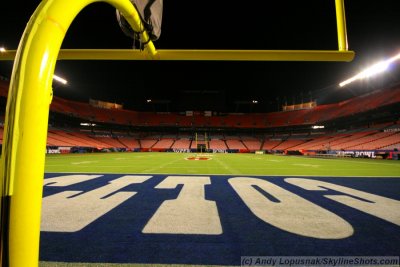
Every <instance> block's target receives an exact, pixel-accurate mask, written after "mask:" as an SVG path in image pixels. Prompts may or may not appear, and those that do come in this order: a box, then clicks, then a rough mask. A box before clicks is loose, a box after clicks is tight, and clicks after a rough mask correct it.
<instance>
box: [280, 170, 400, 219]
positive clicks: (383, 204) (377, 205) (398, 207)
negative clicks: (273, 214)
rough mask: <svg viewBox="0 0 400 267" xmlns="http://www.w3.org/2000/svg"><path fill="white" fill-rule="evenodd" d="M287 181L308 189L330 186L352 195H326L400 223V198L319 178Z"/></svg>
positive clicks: (322, 188) (324, 188)
mask: <svg viewBox="0 0 400 267" xmlns="http://www.w3.org/2000/svg"><path fill="white" fill-rule="evenodd" d="M285 181H286V182H288V183H290V184H293V185H296V186H298V187H301V188H304V189H306V190H318V191H326V188H328V189H332V190H335V191H338V192H341V193H344V194H346V195H350V196H345V195H326V196H325V197H326V198H329V199H332V200H334V201H337V202H339V203H342V204H344V205H347V206H349V207H352V208H355V209H357V210H360V211H362V212H365V213H368V214H371V215H373V216H376V217H379V218H381V219H384V220H386V221H389V222H391V223H394V224H397V225H400V201H398V200H394V199H390V198H386V197H381V196H378V195H374V194H370V193H366V192H363V191H359V190H356V189H352V188H349V187H345V186H341V185H336V184H331V183H328V182H323V181H318V180H311V179H302V178H286V179H285ZM352 196H354V197H358V198H361V199H364V200H365V201H364V200H361V199H356V198H354V197H352Z"/></svg>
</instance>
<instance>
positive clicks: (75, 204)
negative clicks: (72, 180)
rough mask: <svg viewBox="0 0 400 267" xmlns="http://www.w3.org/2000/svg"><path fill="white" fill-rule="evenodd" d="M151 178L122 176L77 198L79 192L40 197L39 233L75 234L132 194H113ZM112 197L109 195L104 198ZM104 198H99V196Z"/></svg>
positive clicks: (65, 192) (132, 194)
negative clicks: (41, 198) (41, 201)
mask: <svg viewBox="0 0 400 267" xmlns="http://www.w3.org/2000/svg"><path fill="white" fill-rule="evenodd" d="M151 177H152V176H129V175H127V176H123V177H121V178H118V179H115V180H113V181H110V183H109V184H107V185H105V186H102V187H100V188H97V189H95V190H92V191H89V192H87V193H84V194H81V195H78V196H76V197H74V195H77V194H79V193H81V192H82V191H64V192H61V193H58V194H55V195H51V196H48V197H45V198H43V207H42V224H41V230H42V231H48V232H76V231H79V230H81V229H82V228H84V227H85V226H87V225H89V224H90V223H92V222H93V221H95V220H96V219H98V218H99V217H101V216H102V215H104V214H106V213H107V212H109V211H110V210H112V209H113V208H115V207H117V206H118V205H120V204H121V203H123V202H124V201H126V200H127V199H129V198H130V197H132V196H134V195H135V194H136V192H117V193H115V194H113V193H114V192H116V191H118V190H120V189H122V188H124V187H126V186H128V185H130V184H138V183H143V182H144V181H146V180H148V179H149V178H151ZM110 194H113V195H111V196H108V195H110ZM105 196H108V197H106V198H104V199H103V197H105Z"/></svg>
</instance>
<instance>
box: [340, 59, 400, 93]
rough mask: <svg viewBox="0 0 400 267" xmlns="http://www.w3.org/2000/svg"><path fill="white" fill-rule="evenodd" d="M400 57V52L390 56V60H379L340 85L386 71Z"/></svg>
mask: <svg viewBox="0 0 400 267" xmlns="http://www.w3.org/2000/svg"><path fill="white" fill-rule="evenodd" d="M398 59H400V54H398V55H396V56H394V57H392V58H389V59H388V60H385V61H381V62H378V63H376V64H374V65H372V66H371V67H369V68H367V69H365V70H363V71H362V72H360V73H358V74H357V75H356V76H353V77H351V78H349V79H347V80H345V81H343V82H341V83H339V86H340V87H343V86H346V85H348V84H349V83H352V82H354V81H356V80H362V79H365V78H369V77H371V76H374V75H376V74H378V73H381V72H384V71H386V70H387V69H388V68H389V66H390V64H391V63H392V62H394V61H396V60H398Z"/></svg>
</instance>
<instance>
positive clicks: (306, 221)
mask: <svg viewBox="0 0 400 267" xmlns="http://www.w3.org/2000/svg"><path fill="white" fill-rule="evenodd" d="M399 192H400V179H397V178H371V177H369V178H367V179H365V178H360V177H354V178H351V179H348V178H340V177H334V178H333V177H332V178H330V177H301V178H300V177H293V176H288V177H277V176H266V177H260V176H235V175H223V176H216V175H196V176H191V175H143V174H140V175H139V174H130V175H122V174H70V173H69V174H59V173H58V174H46V175H45V182H44V198H43V211H42V225H41V229H42V232H41V250H40V259H41V261H45V262H67V263H68V262H69V263H78V262H87V263H137V264H140V263H141V264H145V263H152V264H208V265H240V259H241V257H242V256H326V255H329V256H393V255H400V246H399V245H398V244H400V195H399Z"/></svg>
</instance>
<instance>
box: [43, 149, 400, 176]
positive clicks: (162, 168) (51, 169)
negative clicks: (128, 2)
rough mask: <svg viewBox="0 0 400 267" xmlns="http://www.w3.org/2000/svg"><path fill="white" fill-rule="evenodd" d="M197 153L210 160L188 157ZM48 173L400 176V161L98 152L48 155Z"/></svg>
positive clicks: (251, 155)
mask: <svg viewBox="0 0 400 267" xmlns="http://www.w3.org/2000/svg"><path fill="white" fill-rule="evenodd" d="M196 156H204V157H207V158H209V159H208V160H199V159H197V160H196V159H194V160H193V159H192V160H189V159H188V158H190V157H196ZM45 172H46V173H58V172H62V173H69V172H74V173H132V174H208V175H212V174H220V175H222V174H226V175H230V174H232V175H277V176H279V175H291V176H294V175H299V176H300V175H301V176H340V177H343V176H350V177H352V176H371V177H374V176H375V177H382V176H388V177H400V161H392V160H379V159H356V158H309V157H298V156H277V155H257V154H205V155H198V154H188V153H159V152H147V153H94V154H67V155H48V156H47V157H46V167H45Z"/></svg>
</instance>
